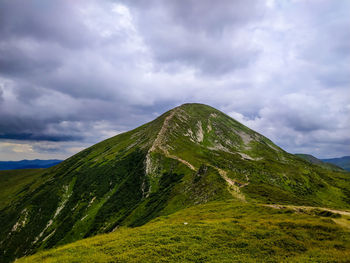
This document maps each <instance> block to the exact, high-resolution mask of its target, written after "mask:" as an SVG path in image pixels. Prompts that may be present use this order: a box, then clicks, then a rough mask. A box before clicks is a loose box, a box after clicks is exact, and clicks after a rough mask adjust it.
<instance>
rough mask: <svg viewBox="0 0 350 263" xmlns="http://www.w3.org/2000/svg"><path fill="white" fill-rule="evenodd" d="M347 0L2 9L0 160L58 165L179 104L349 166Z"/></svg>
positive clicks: (146, 0) (87, 1)
mask: <svg viewBox="0 0 350 263" xmlns="http://www.w3.org/2000/svg"><path fill="white" fill-rule="evenodd" d="M349 10H350V1H348V0H343V1H342V0H328V1H327V0H306V1H304V0H279V1H277V0H276V1H274V0H266V1H262V0H256V1H254V0H218V1H212V0H201V1H198V0H184V1H171V0H163V1H162V0H159V1H158V0H139V1H127V0H125V1H124V0H122V1H109V0H103V1H101V0H98V1H97V0H96V1H94V0H84V1H83V0H81V1H80V0H75V1H70V0H59V1H58V0H52V1H42V0H0V160H20V159H25V158H27V159H34V158H41V159H49V158H59V159H63V158H66V157H68V156H70V155H72V154H74V153H76V152H78V151H80V150H81V149H83V148H84V147H87V146H89V145H92V144H94V143H96V142H98V141H100V140H102V139H105V138H108V137H110V136H112V135H114V134H117V133H120V132H122V131H126V130H129V129H131V128H135V127H137V126H139V125H140V124H143V123H145V122H147V121H150V120H152V119H154V118H155V117H157V116H158V115H159V114H161V113H162V112H164V111H166V110H168V109H170V108H173V107H174V106H177V105H179V104H182V103H185V102H200V103H205V104H209V105H211V106H213V107H215V108H218V109H219V110H222V111H224V112H225V113H227V114H229V115H231V116H232V117H234V118H235V119H237V120H238V121H241V122H242V123H244V124H245V125H247V126H248V127H250V128H252V129H254V130H256V131H258V132H260V133H262V134H263V135H265V136H267V137H269V138H270V139H272V140H273V141H274V142H275V143H276V144H278V145H279V146H281V147H283V148H284V149H285V150H287V151H289V152H292V153H295V152H302V153H310V154H313V155H315V156H317V157H321V158H322V157H339V156H343V155H350V16H349V14H348V12H349Z"/></svg>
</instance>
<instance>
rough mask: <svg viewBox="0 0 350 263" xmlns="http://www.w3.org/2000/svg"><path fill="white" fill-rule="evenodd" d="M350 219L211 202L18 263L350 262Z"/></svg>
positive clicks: (332, 215)
mask: <svg viewBox="0 0 350 263" xmlns="http://www.w3.org/2000/svg"><path fill="white" fill-rule="evenodd" d="M340 219H341V220H344V221H347V222H349V223H350V221H349V220H350V217H349V216H344V215H343V216H341V217H340V215H337V214H334V213H331V212H328V213H324V212H323V213H320V211H319V210H302V209H297V210H292V209H289V208H281V209H274V208H271V207H265V206H261V205H253V204H247V203H244V202H238V201H234V200H228V201H222V202H209V203H207V204H205V205H198V206H194V207H191V208H187V209H184V210H181V211H179V212H177V213H175V214H172V215H170V216H162V217H158V218H156V219H154V220H152V221H151V222H149V223H147V224H146V225H144V226H141V227H136V228H124V227H122V228H120V229H117V230H116V231H115V232H113V233H110V234H104V235H99V236H96V237H93V238H88V239H85V240H81V241H78V242H75V243H73V244H69V245H66V246H62V247H59V248H56V249H52V250H49V251H45V252H40V253H38V254H36V255H34V256H31V257H27V258H22V259H20V260H18V261H17V262H19V263H23V262H348V259H349V258H350V232H349V229H348V228H346V226H347V227H349V226H350V224H349V223H348V225H346V226H345V227H342V226H341V225H339V224H337V223H335V222H336V221H337V220H340Z"/></svg>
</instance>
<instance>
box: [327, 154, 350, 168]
mask: <svg viewBox="0 0 350 263" xmlns="http://www.w3.org/2000/svg"><path fill="white" fill-rule="evenodd" d="M322 161H323V162H326V163H330V164H334V165H337V166H339V167H341V168H343V169H345V170H347V171H350V156H343V157H340V158H332V159H322Z"/></svg>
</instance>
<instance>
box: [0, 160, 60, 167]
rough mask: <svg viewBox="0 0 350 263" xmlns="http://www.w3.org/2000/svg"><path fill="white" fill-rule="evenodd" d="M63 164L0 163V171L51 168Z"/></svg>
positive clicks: (29, 161) (27, 161)
mask: <svg viewBox="0 0 350 263" xmlns="http://www.w3.org/2000/svg"><path fill="white" fill-rule="evenodd" d="M60 162H62V161H61V160H56V159H53V160H39V159H35V160H21V161H0V170H14V169H28V168H49V167H51V166H54V165H56V164H59V163H60Z"/></svg>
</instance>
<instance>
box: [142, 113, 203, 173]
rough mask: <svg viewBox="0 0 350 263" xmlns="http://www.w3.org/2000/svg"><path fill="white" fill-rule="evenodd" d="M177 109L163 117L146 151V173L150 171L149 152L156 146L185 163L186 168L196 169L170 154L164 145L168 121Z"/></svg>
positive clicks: (170, 156) (175, 157)
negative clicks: (154, 137) (162, 121)
mask: <svg viewBox="0 0 350 263" xmlns="http://www.w3.org/2000/svg"><path fill="white" fill-rule="evenodd" d="M177 111H178V108H175V109H173V110H172V111H171V112H170V114H169V115H168V116H167V117H166V118H165V120H164V123H163V125H162V128H161V129H160V131H159V132H158V134H157V137H156V139H155V140H154V142H153V144H152V146H151V148H150V149H149V150H148V152H147V156H146V173H147V174H148V173H151V172H152V160H151V152H153V151H155V150H156V149H157V148H158V149H159V150H161V151H162V152H163V153H164V155H165V156H166V157H168V158H171V159H174V160H177V161H179V162H181V163H183V164H184V165H186V166H187V167H188V168H190V169H191V170H193V171H195V170H196V168H195V167H194V166H193V165H192V164H190V163H189V162H188V161H186V160H183V159H181V158H180V157H178V156H176V155H172V154H170V153H169V151H168V149H167V148H166V147H165V146H164V140H165V134H166V131H167V129H168V127H169V122H170V120H171V119H172V118H173V117H174V115H175V114H176V113H177Z"/></svg>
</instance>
